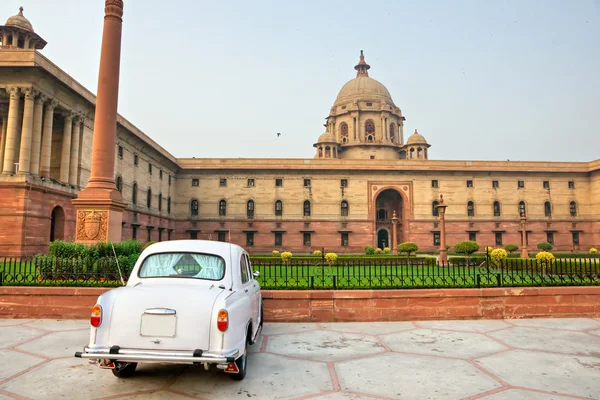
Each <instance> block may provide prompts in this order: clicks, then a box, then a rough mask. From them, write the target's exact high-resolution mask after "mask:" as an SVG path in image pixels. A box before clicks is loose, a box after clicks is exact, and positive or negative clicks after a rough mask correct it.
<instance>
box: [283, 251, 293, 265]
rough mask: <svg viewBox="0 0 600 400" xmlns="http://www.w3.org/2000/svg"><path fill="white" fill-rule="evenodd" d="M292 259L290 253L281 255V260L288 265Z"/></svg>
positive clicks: (285, 252)
mask: <svg viewBox="0 0 600 400" xmlns="http://www.w3.org/2000/svg"><path fill="white" fill-rule="evenodd" d="M291 259H292V253H291V252H289V251H284V252H283V253H281V260H282V261H283V262H284V263H286V264H288V263H289V262H290V260H291Z"/></svg>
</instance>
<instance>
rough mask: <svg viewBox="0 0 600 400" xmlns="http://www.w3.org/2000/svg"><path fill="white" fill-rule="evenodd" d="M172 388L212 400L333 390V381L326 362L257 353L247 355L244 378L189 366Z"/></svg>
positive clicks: (278, 397) (277, 397) (299, 394)
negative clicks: (234, 378)
mask: <svg viewBox="0 0 600 400" xmlns="http://www.w3.org/2000/svg"><path fill="white" fill-rule="evenodd" d="M171 389H172V390H175V391H177V392H181V393H184V394H187V395H189V396H198V397H204V398H211V399H232V398H239V399H242V398H244V399H245V398H247V397H253V398H256V399H291V398H295V397H300V396H306V395H309V394H314V393H320V392H323V391H329V390H333V384H332V381H331V377H330V375H329V370H328V368H327V365H326V364H324V363H315V362H311V361H303V360H291V359H286V358H284V357H280V356H276V355H272V354H263V353H258V354H251V355H250V356H249V357H248V372H247V373H246V378H245V379H244V380H243V381H234V380H232V379H231V378H229V377H228V376H227V374H225V373H223V372H221V371H218V372H217V371H216V369H213V370H211V371H204V368H201V367H190V368H187V369H186V370H185V372H184V373H183V374H182V375H181V376H180V377H179V378H178V379H177V380H176V381H175V383H174V384H173V385H171Z"/></svg>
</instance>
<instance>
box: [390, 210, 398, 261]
mask: <svg viewBox="0 0 600 400" xmlns="http://www.w3.org/2000/svg"><path fill="white" fill-rule="evenodd" d="M390 247H391V248H392V252H393V253H394V254H398V217H397V216H396V211H394V214H393V215H392V245H391V246H390Z"/></svg>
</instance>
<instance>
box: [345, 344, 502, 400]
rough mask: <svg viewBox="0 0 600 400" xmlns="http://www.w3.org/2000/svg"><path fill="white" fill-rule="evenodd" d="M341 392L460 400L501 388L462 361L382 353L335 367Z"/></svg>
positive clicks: (406, 397) (419, 399)
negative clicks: (343, 390) (342, 390)
mask: <svg viewBox="0 0 600 400" xmlns="http://www.w3.org/2000/svg"><path fill="white" fill-rule="evenodd" d="M335 369H336V372H337V376H338V380H339V382H340V386H341V388H342V389H345V390H350V391H353V392H361V393H365V394H372V395H375V396H385V397H389V398H400V399H404V400H407V399H415V400H422V399H436V400H446V399H461V398H465V397H468V396H474V395H476V394H479V393H482V392H486V391H488V390H492V389H495V388H498V387H500V384H499V383H498V382H496V381H495V380H494V379H492V378H491V377H489V376H488V375H486V374H485V373H483V372H481V371H479V370H478V369H477V368H475V367H474V366H473V365H471V364H469V363H467V362H466V361H462V360H451V359H447V358H435V357H427V356H420V355H407V354H398V353H384V354H380V355H377V356H373V357H369V358H363V359H360V360H352V361H343V362H339V363H336V364H335Z"/></svg>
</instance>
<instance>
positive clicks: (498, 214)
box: [494, 201, 500, 217]
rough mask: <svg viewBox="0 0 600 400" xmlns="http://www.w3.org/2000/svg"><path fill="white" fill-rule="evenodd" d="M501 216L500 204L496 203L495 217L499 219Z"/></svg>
mask: <svg viewBox="0 0 600 400" xmlns="http://www.w3.org/2000/svg"><path fill="white" fill-rule="evenodd" d="M499 216H500V202H499V201H495V202H494V217H499Z"/></svg>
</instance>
